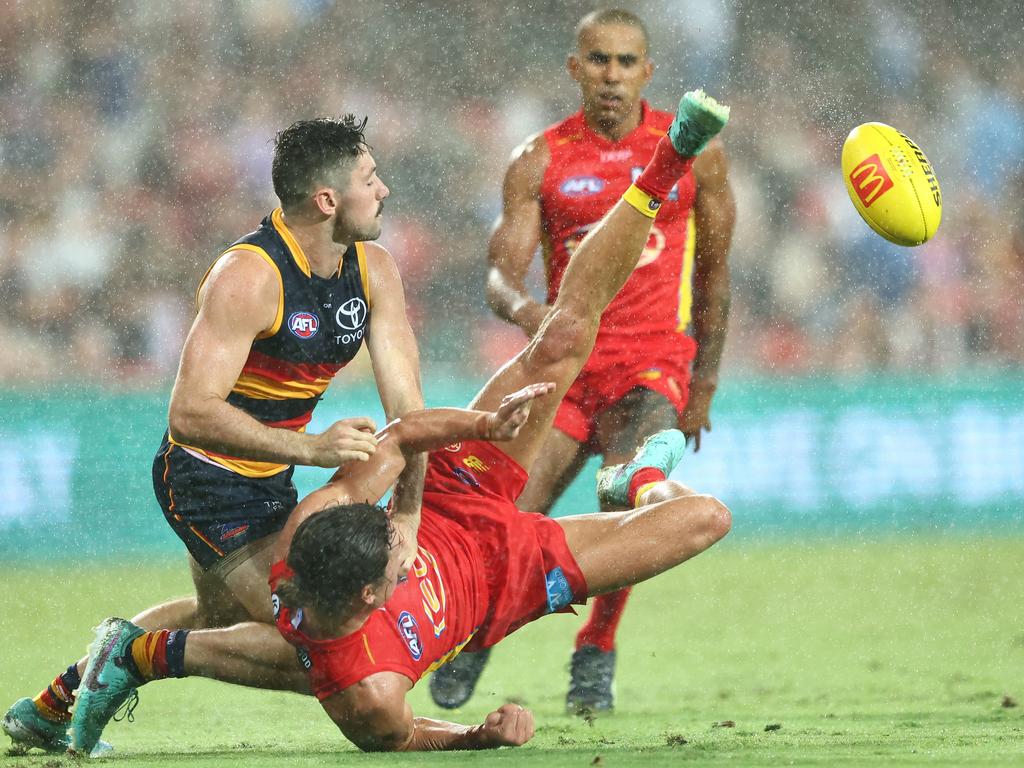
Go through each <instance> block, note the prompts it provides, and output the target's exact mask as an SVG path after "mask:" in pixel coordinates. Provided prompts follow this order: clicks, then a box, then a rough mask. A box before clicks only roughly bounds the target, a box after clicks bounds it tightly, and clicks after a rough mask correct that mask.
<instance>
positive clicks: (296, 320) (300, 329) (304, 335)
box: [288, 312, 320, 339]
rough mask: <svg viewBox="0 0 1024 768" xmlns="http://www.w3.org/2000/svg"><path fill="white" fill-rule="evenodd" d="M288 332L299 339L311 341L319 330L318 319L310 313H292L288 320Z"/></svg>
mask: <svg viewBox="0 0 1024 768" xmlns="http://www.w3.org/2000/svg"><path fill="white" fill-rule="evenodd" d="M288 330H289V331H291V332H292V333H294V334H295V335H296V336H298V337H299V338H300V339H312V338H313V337H314V336H316V332H317V331H319V330H320V318H318V317H317V316H316V315H314V314H313V313H312V312H293V313H292V315H291V317H289V318H288Z"/></svg>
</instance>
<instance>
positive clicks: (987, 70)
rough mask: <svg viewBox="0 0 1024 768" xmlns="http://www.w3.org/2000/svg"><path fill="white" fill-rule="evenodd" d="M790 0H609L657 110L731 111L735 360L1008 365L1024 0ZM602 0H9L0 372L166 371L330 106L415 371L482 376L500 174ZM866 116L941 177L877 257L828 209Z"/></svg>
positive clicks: (549, 103) (489, 332)
mask: <svg viewBox="0 0 1024 768" xmlns="http://www.w3.org/2000/svg"><path fill="white" fill-rule="evenodd" d="M798 6H800V4H778V3H773V2H766V1H765V2H762V1H761V0H645V1H642V2H632V3H630V4H628V7H629V8H630V9H632V10H634V11H636V12H638V13H639V14H640V15H641V16H642V17H643V18H644V19H645V20H646V22H647V24H648V26H649V28H650V32H651V55H652V58H653V59H654V61H655V63H656V66H657V69H656V71H655V77H654V81H653V82H652V84H651V87H650V89H649V91H648V96H649V98H650V100H651V102H652V103H653V104H654V105H655V106H658V107H661V108H671V107H672V105H673V104H674V102H675V100H676V99H677V98H678V96H679V93H680V92H681V90H685V89H686V88H688V87H690V86H697V85H703V86H705V87H707V88H708V90H709V91H711V92H712V93H714V94H716V95H720V96H721V97H722V98H723V100H724V101H726V102H727V103H729V104H731V105H732V108H733V122H732V123H731V125H730V127H729V129H728V134H727V136H726V141H727V147H728V150H729V153H730V157H731V177H732V182H733V187H734V189H735V192H736V196H737V201H738V208H739V219H738V224H737V230H736V236H735V240H734V246H733V250H732V256H731V262H732V275H733V286H734V296H733V302H732V311H733V316H732V322H731V327H730V335H729V341H728V348H727V353H726V360H725V363H724V367H725V373H726V375H729V376H732V375H745V374H759V375H760V374H763V375H773V374H775V375H790V374H803V373H834V374H840V375H863V374H870V373H874V372H904V371H905V372H920V373H928V374H932V373H958V372H961V371H970V370H976V369H979V368H983V369H986V370H990V369H997V368H1019V367H1020V366H1021V364H1022V363H1024V299H1022V288H1021V286H1024V212H1022V202H1021V201H1022V200H1024V96H1022V94H1024V57H1021V56H1020V50H1019V44H1020V34H1021V28H1022V25H1021V16H1020V8H1019V6H1017V5H1016V4H1014V3H1012V2H1009V0H1007V1H1006V2H1004V3H995V2H979V3H972V4H967V3H958V2H955V0H942V1H937V2H936V1H933V2H923V0H922V2H910V3H902V4H899V10H897V9H894V8H893V7H891V4H888V3H881V2H874V1H873V0H858V1H856V2H854V1H853V0H832V2H825V3H817V4H812V10H808V8H806V7H804V8H800V10H797V8H798ZM595 7H599V6H598V5H597V4H595V3H590V2H574V1H569V2H558V1H556V0H519V1H518V2H513V3H510V4H506V3H500V4H499V3H477V2H471V1H470V0H458V2H455V1H449V2H441V0H432V1H429V2H412V0H409V1H405V0H380V1H379V2H377V3H374V4H369V5H368V4H366V3H355V2H348V1H345V0H337V1H336V2H332V1H331V0H179V2H175V3H147V2H135V1H134V0H92V2H89V3H67V2H62V1H61V0H31V1H29V0H22V1H19V0H15V1H14V2H11V3H4V4H0V169H2V178H3V179H4V184H3V185H2V186H0V300H2V307H3V311H2V312H0V382H3V383H6V384H14V385H29V386H37V385H42V384H47V383H61V382H76V383H77V382H90V383H98V384H103V385H110V386H165V385H166V384H167V383H168V382H169V380H170V379H171V378H172V377H173V374H174V370H175V367H176V365H177V357H178V354H179V351H180V348H181V343H182V340H183V336H184V334H185V332H186V331H187V329H188V325H189V323H190V321H191V316H192V313H193V311H194V310H193V304H192V301H193V291H194V290H195V287H196V284H197V282H198V280H199V278H200V277H201V275H202V274H203V272H204V271H205V270H206V268H207V267H208V266H209V264H210V262H211V261H212V259H213V258H214V257H215V255H216V254H217V253H219V252H220V250H221V249H223V247H224V246H225V245H227V244H228V243H230V242H231V241H232V240H234V239H235V238H237V237H238V236H240V235H241V234H243V233H245V232H248V231H250V230H251V229H253V228H254V227H255V225H256V224H257V223H258V222H259V220H260V218H261V217H262V216H263V215H264V214H265V213H267V212H268V211H269V210H270V209H271V208H272V207H273V206H274V205H275V199H274V197H273V191H272V188H271V184H270V158H271V151H272V144H271V142H272V139H273V136H274V134H275V132H276V131H278V130H280V129H281V128H283V127H284V126H286V125H287V124H289V123H291V122H292V121H294V120H296V119H299V118H304V117H310V116H314V115H318V114H339V113H342V112H349V111H351V112H355V113H356V114H357V115H363V114H366V115H368V116H369V118H370V120H369V125H368V138H369V140H370V142H371V144H372V145H373V149H374V155H375V158H376V159H377V161H378V165H379V167H380V172H381V175H382V177H383V178H384V179H385V181H386V182H387V183H388V184H389V185H390V187H391V188H392V191H393V195H392V197H391V199H390V200H388V202H387V204H386V210H385V228H384V235H383V237H382V243H383V244H384V245H386V246H387V247H388V248H389V249H390V250H391V251H392V252H393V253H394V254H395V257H396V259H397V260H398V262H399V265H400V268H401V269H402V271H403V274H404V278H405V282H406V289H407V293H408V300H409V305H410V314H411V316H412V318H413V323H414V327H415V329H416V331H417V333H418V335H419V339H420V344H421V347H422V351H423V357H424V367H425V368H427V369H428V370H431V371H432V372H433V375H444V372H445V371H446V370H447V371H450V372H451V375H453V376H458V377H465V375H466V370H467V367H468V368H469V369H470V370H471V371H473V374H472V375H474V376H478V377H479V376H482V375H484V373H485V372H486V371H487V370H489V369H490V368H491V367H492V366H493V365H495V364H496V362H498V361H501V360H503V359H504V358H505V357H506V356H507V355H508V353H509V352H510V350H512V349H515V348H516V347H517V346H518V345H519V344H520V342H521V337H520V336H519V333H518V331H516V330H515V329H513V328H511V327H509V326H507V325H505V324H503V323H502V322H500V321H499V320H497V319H495V318H493V317H492V316H491V315H490V313H489V311H488V310H487V307H486V305H485V303H484V299H483V281H484V274H485V270H486V263H485V262H486V242H487V237H488V234H489V229H490V226H491V224H492V222H493V220H494V218H495V216H496V214H497V212H498V210H499V205H500V187H501V178H502V174H503V172H504V168H505V166H506V163H507V160H508V157H509V154H510V152H511V150H512V149H513V148H514V147H515V146H516V145H517V144H518V143H519V142H520V141H522V139H523V138H524V137H525V136H527V135H528V134H530V133H533V132H535V131H538V130H541V129H543V128H544V127H545V126H547V125H548V124H550V123H552V122H554V121H556V120H558V119H560V118H561V117H563V116H565V115H567V114H569V113H570V112H572V111H575V110H576V109H577V108H578V92H577V90H576V87H575V85H574V84H573V83H572V81H571V80H570V79H569V77H568V75H567V74H566V73H565V69H564V61H565V56H566V54H567V53H568V52H569V50H570V48H571V47H572V45H573V27H574V25H575V23H576V21H577V20H578V19H579V18H580V16H582V15H583V14H584V13H586V12H587V11H589V10H592V9H594V8H595ZM787 7H790V8H791V10H786V8H787ZM870 120H880V121H882V122H887V123H890V124H893V125H895V126H897V127H899V128H900V129H901V130H902V131H903V132H905V133H907V134H908V135H910V136H911V137H913V138H914V139H915V140H916V141H917V142H918V143H919V144H920V145H921V146H922V147H923V148H924V149H925V151H926V152H927V153H928V155H929V157H930V159H931V161H932V163H933V165H934V166H935V168H936V171H937V174H938V177H939V180H940V183H941V184H942V186H943V193H944V221H943V223H942V226H941V227H940V230H939V233H938V235H937V236H936V237H935V238H934V239H933V240H932V241H931V242H929V243H928V244H926V245H924V246H922V247H919V248H913V249H906V248H900V247H897V246H891V245H889V244H888V243H886V242H885V241H883V240H882V239H881V238H879V237H878V236H877V235H875V234H874V233H872V232H871V231H870V230H869V229H868V227H867V226H866V225H865V224H864V223H863V222H861V221H860V220H859V218H858V217H857V214H856V212H855V210H854V208H853V206H852V205H851V204H850V202H849V200H848V199H847V198H846V192H845V189H844V187H843V182H842V177H841V174H840V171H839V151H840V147H841V145H842V141H843V139H844V137H845V135H846V134H847V132H848V131H849V130H850V129H851V128H852V127H853V126H855V125H857V124H859V123H862V122H866V121H870ZM531 280H533V284H534V285H535V286H536V289H537V292H538V294H539V293H540V283H541V277H540V274H539V269H538V270H537V273H536V274H534V275H533V276H532V277H531Z"/></svg>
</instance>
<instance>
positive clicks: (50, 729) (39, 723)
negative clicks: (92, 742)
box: [3, 698, 114, 757]
mask: <svg viewBox="0 0 1024 768" xmlns="http://www.w3.org/2000/svg"><path fill="white" fill-rule="evenodd" d="M3 729H4V733H6V734H7V735H8V736H10V737H11V751H12V752H14V753H24V752H27V751H28V750H30V749H32V748H36V749H41V750H43V751H44V752H53V753H63V752H67V749H68V746H69V744H70V741H69V739H68V723H67V722H66V721H63V722H62V721H59V720H51V719H50V718H48V717H44V716H43V713H42V712H40V711H39V710H38V709H37V708H36V705H35V702H33V701H32V699H29V698H24V699H18V700H17V701H16V702H14V704H13V706H11V708H10V709H8V710H7V714H5V715H4V720H3ZM113 749H114V748H113V747H112V746H110V745H109V744H108V743H107V742H105V741H97V742H96V746H95V747H93V750H92V753H91V756H92V757H98V756H99V755H103V754H106V753H107V752H110V751H111V750H113Z"/></svg>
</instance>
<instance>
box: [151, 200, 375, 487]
mask: <svg viewBox="0 0 1024 768" xmlns="http://www.w3.org/2000/svg"><path fill="white" fill-rule="evenodd" d="M231 251H250V252H252V253H255V254H257V255H258V256H260V257H261V258H263V259H264V260H265V261H266V262H267V263H268V264H270V265H271V266H272V267H273V268H274V269H275V271H276V272H277V274H278V276H279V278H280V294H279V298H278V305H277V317H276V319H275V321H274V325H273V327H271V328H270V329H269V330H268V331H266V332H265V333H264V334H262V335H261V336H259V337H258V338H256V340H255V341H253V343H252V348H251V349H250V351H249V357H248V359H246V361H245V365H243V366H242V371H241V373H240V374H239V376H238V380H237V381H236V382H235V384H234V386H233V387H232V388H231V393H230V394H229V395H228V399H227V401H228V402H229V403H230V404H231V405H234V406H235V407H237V408H240V409H241V410H243V411H245V412H246V413H248V414H249V415H250V416H252V417H253V418H255V419H257V420H258V421H260V422H262V423H263V424H266V425H267V426H270V427H278V428H282V429H292V430H297V431H302V430H304V429H305V428H306V425H307V424H308V423H309V421H310V419H311V418H312V416H313V409H314V408H315V407H316V405H317V403H319V402H320V398H321V396H322V395H323V393H324V391H325V390H326V389H327V386H328V384H330V382H331V379H332V378H334V376H335V374H337V372H338V371H339V370H341V369H342V368H344V367H345V365H346V364H347V363H348V362H349V361H350V360H352V358H353V357H355V356H356V353H357V352H358V351H359V348H360V346H362V343H363V338H364V336H365V334H366V331H367V328H368V323H369V319H370V307H371V303H370V290H369V276H368V273H367V269H366V253H365V250H364V247H363V244H362V243H356V244H355V245H354V246H353V247H351V248H349V249H348V250H346V251H345V254H344V256H343V257H342V259H341V262H340V263H339V265H338V271H337V273H335V274H334V275H333V276H331V277H328V278H324V277H319V276H318V275H315V274H313V272H312V270H311V269H310V266H309V261H308V260H307V259H306V255H305V254H304V253H303V252H302V247H301V246H300V245H299V244H298V242H296V240H295V237H294V236H293V235H292V233H291V232H290V231H289V229H288V227H287V225H286V224H285V223H284V219H283V218H282V215H281V209H280V208H278V209H276V210H274V212H273V213H271V214H270V215H269V216H267V217H266V218H264V219H263V221H262V222H261V223H260V226H259V228H258V229H257V230H256V231H255V232H251V233H249V234H248V235H246V236H245V237H242V238H241V239H239V240H238V241H237V242H235V243H234V244H232V245H231V246H230V247H229V248H227V249H226V250H225V251H224V253H229V252H231ZM223 255H224V254H221V257H222V256H223ZM219 258H220V257H218V260H219ZM214 263H215V264H216V262H214ZM210 269H211V270H212V269H213V267H212V266H211V267H210ZM209 274H210V272H209V271H207V273H206V275H205V276H204V277H203V279H202V281H201V282H200V284H199V287H200V289H202V286H203V284H205V282H206V279H207V277H208V276H209ZM197 293H198V292H197ZM169 439H170V441H171V442H172V443H175V444H176V445H181V444H180V443H177V442H176V441H175V440H174V437H173V436H172V435H171V436H169ZM182 447H183V448H185V449H187V450H188V451H190V452H192V453H195V454H200V455H201V456H202V457H205V458H206V459H208V460H210V461H212V462H214V463H216V464H218V465H220V466H222V467H224V468H226V469H230V470H232V471H233V472H237V473H239V474H241V475H245V476H247V477H270V476H271V475H275V474H277V473H279V472H282V471H284V470H285V469H287V467H288V465H286V464H277V463H274V462H266V461H250V460H246V459H239V458H235V457H232V456H225V455H223V454H218V453H214V452H211V451H205V450H202V449H200V448H196V447H194V446H188V445H183V446H182Z"/></svg>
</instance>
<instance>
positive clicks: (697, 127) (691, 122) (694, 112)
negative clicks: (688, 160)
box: [668, 90, 729, 157]
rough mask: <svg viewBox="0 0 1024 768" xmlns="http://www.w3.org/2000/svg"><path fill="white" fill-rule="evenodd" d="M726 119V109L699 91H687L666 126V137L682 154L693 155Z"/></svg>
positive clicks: (696, 153) (706, 143)
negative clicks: (667, 127)
mask: <svg viewBox="0 0 1024 768" xmlns="http://www.w3.org/2000/svg"><path fill="white" fill-rule="evenodd" d="M727 122H729V108H728V107H727V106H725V105H724V104H719V103H718V102H717V101H715V100H714V99H713V98H712V97H710V96H708V95H707V94H706V93H704V91H703V90H696V91H687V92H686V93H684V94H683V98H681V99H680V100H679V109H678V110H677V111H676V116H675V119H674V120H673V121H672V125H671V126H669V129H668V137H669V139H670V140H671V141H672V146H673V147H675V150H676V152H678V153H679V154H680V155H682V156H683V157H695V156H696V155H699V154H700V153H701V151H702V150H703V149H704V147H706V146H707V145H708V142H709V141H711V139H713V138H714V137H715V136H716V135H717V134H718V132H719V131H720V130H722V129H723V128H724V127H725V124H726V123H727Z"/></svg>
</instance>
